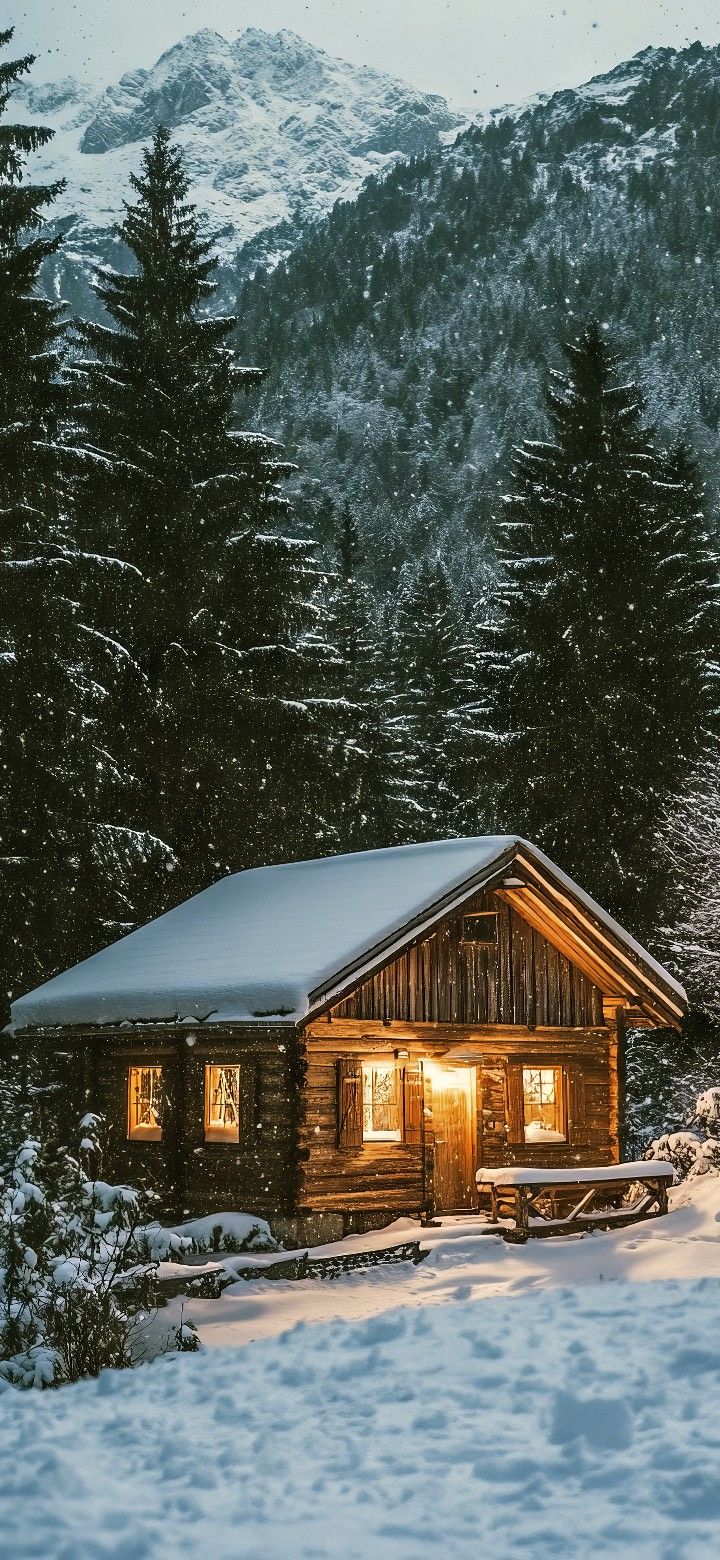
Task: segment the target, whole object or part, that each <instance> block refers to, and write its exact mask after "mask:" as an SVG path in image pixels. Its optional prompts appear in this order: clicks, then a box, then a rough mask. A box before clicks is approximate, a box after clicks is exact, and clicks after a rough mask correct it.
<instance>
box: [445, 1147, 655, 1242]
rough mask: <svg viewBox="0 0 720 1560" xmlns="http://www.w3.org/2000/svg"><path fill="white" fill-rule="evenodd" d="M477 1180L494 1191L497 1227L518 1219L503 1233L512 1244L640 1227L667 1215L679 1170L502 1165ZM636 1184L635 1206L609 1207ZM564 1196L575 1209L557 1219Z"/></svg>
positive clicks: (650, 1164) (644, 1163)
mask: <svg viewBox="0 0 720 1560" xmlns="http://www.w3.org/2000/svg"><path fill="white" fill-rule="evenodd" d="M475 1181H476V1184H477V1189H478V1193H486V1192H488V1191H489V1193H490V1198H491V1219H492V1222H493V1224H498V1223H499V1221H500V1220H502V1219H512V1220H513V1221H514V1228H513V1229H510V1230H503V1231H502V1232H501V1233H502V1234H503V1235H504V1236H505V1239H506V1240H511V1241H514V1242H520V1241H526V1240H528V1238H529V1237H530V1236H531V1235H567V1234H572V1233H573V1232H574V1231H575V1230H590V1229H611V1228H613V1227H614V1226H615V1225H623V1224H634V1223H635V1221H636V1220H637V1219H647V1218H653V1217H656V1216H657V1215H658V1214H662V1213H667V1192H668V1186H669V1185H671V1184H672V1181H673V1169H672V1165H668V1164H663V1163H661V1162H659V1161H656V1160H650V1161H648V1160H640V1161H639V1162H638V1163H635V1164H633V1163H631V1164H625V1165H589V1166H587V1165H586V1166H583V1167H582V1168H578V1169H572V1170H567V1169H562V1170H550V1169H547V1168H541V1167H539V1166H536V1165H532V1166H529V1165H502V1166H499V1167H498V1168H497V1169H494V1170H491V1169H484V1170H478V1172H477V1174H476V1176H475ZM632 1186H635V1187H636V1188H637V1195H636V1197H635V1199H634V1201H633V1202H632V1203H630V1204H629V1205H628V1204H627V1203H625V1204H624V1205H623V1206H621V1207H619V1208H616V1207H610V1206H608V1204H609V1203H611V1202H617V1201H618V1199H619V1198H620V1197H627V1193H628V1190H629V1188H630V1187H632ZM601 1197H603V1198H604V1199H605V1205H604V1206H599V1202H600V1198H601ZM560 1198H562V1200H563V1202H564V1203H565V1205H566V1206H567V1202H568V1200H569V1203H570V1207H569V1211H568V1212H566V1213H564V1214H563V1216H562V1217H557V1208H558V1201H559V1199H560ZM548 1203H549V1205H550V1210H551V1211H550V1216H549V1217H548V1214H547V1212H546V1209H547V1206H548ZM593 1205H594V1206H593Z"/></svg>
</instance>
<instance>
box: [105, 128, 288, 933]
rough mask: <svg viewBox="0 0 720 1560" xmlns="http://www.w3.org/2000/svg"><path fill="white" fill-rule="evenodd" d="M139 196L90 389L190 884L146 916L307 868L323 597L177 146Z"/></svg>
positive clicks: (157, 146)
mask: <svg viewBox="0 0 720 1560" xmlns="http://www.w3.org/2000/svg"><path fill="white" fill-rule="evenodd" d="M131 183H132V189H133V193H134V197H135V199H134V202H133V203H127V204H126V210H125V219H124V221H123V223H122V226H121V228H120V236H121V238H122V239H123V241H124V242H125V244H126V245H127V247H128V249H129V250H130V253H131V256H132V259H133V266H132V269H131V272H130V274H128V275H125V274H121V273H120V272H117V271H110V270H106V271H104V272H103V273H102V275H101V278H100V280H99V282H98V289H97V290H98V296H99V298H100V300H101V302H102V303H103V305H104V307H105V310H106V311H107V314H108V316H109V320H108V323H107V324H88V325H85V326H83V327H82V329H81V332H80V334H81V338H82V343H83V345H84V348H85V357H84V358H83V360H82V361H81V362H80V363H79V365H78V367H77V369H76V380H77V388H78V402H79V410H80V416H81V418H82V420H83V422H84V425H85V429H86V440H87V445H88V447H89V453H88V462H87V467H86V479H85V494H84V501H83V511H84V516H85V523H86V526H87V535H88V544H89V543H90V541H91V540H92V544H93V545H94V546H96V547H97V548H98V549H99V550H101V551H103V552H111V553H113V554H114V555H115V556H117V557H118V558H119V559H120V560H122V563H123V565H124V568H123V569H122V571H120V572H119V573H118V574H117V575H116V576H115V577H114V579H112V580H109V582H108V584H109V588H108V591H107V593H106V596H105V598H104V600H103V601H102V603H101V607H102V612H103V616H104V621H105V627H106V632H107V634H108V635H109V636H110V637H111V638H113V639H115V640H117V641H118V642H119V643H120V644H121V645H122V646H123V648H124V650H125V652H126V660H125V670H124V673H123V681H122V683H121V685H119V689H118V693H119V697H118V703H117V720H118V727H119V729H120V731H121V736H122V739H123V741H124V758H125V762H126V763H127V765H128V768H129V769H131V770H132V771H133V773H134V775H135V777H136V786H137V794H136V804H135V809H134V813H133V815H132V818H131V820H130V821H131V822H132V823H133V825H134V826H135V827H136V828H137V829H139V830H140V831H143V832H146V833H147V834H149V835H150V836H153V837H155V838H157V839H158V840H160V841H162V842H163V844H164V846H165V847H166V848H167V850H168V852H169V853H171V856H172V860H171V861H169V862H168V864H169V865H172V863H173V862H174V863H175V864H176V866H177V870H176V872H175V874H174V876H172V875H171V876H170V877H167V876H166V878H165V884H164V888H161V889H160V891H159V895H158V898H157V899H156V900H155V902H154V903H153V902H152V896H151V895H150V894H148V896H147V898H146V901H145V903H144V905H143V906H142V910H143V914H145V915H147V914H149V913H150V912H151V911H152V910H153V909H159V908H161V907H162V905H163V903H164V902H165V901H166V900H168V899H170V900H177V899H179V898H181V897H183V895H185V894H187V893H190V892H193V891H195V890H196V889H198V888H200V887H202V886H204V884H206V883H207V882H209V881H211V880H213V879H214V878H217V877H218V876H219V875H220V874H221V873H223V872H225V871H228V870H231V869H233V868H237V867H240V866H243V865H248V864H253V862H255V861H257V860H261V859H263V858H265V857H266V856H267V855H268V853H269V851H274V850H275V849H282V850H283V851H284V852H286V853H290V854H292V853H294V852H293V850H292V848H291V842H292V841H293V840H294V839H295V837H296V834H297V832H298V830H302V828H304V827H305V820H304V817H303V807H302V800H301V798H300V796H299V794H298V792H299V788H298V787H297V786H295V788H293V787H291V786H290V785H289V783H288V784H286V783H285V781H286V772H287V769H288V766H289V765H292V758H291V755H293V753H294V754H295V759H296V767H295V769H294V773H295V774H296V775H298V774H301V773H302V746H303V738H304V736H305V733H306V728H307V723H308V711H307V705H306V704H305V703H304V702H303V695H304V694H305V693H306V692H307V690H306V689H305V688H303V687H302V676H303V673H304V671H305V668H306V658H305V657H303V655H302V654H301V651H300V648H299V646H300V642H301V640H302V637H303V634H304V633H306V632H307V630H308V628H309V626H310V624H311V620H312V612H311V606H310V603H311V598H312V594H313V591H314V588H315V584H316V580H315V570H314V567H313V563H312V559H311V558H310V556H309V548H308V544H307V543H306V542H303V541H302V540H297V539H294V538H292V537H291V538H287V537H284V536H280V535H278V534H277V529H278V528H277V517H278V514H279V513H281V512H282V511H283V509H284V507H285V505H284V501H283V500H282V499H281V497H280V494H279V488H278V483H279V478H280V477H281V475H282V474H283V473H284V471H285V470H286V469H287V468H285V467H282V466H281V465H280V464H279V462H278V460H277V456H276V453H275V450H274V448H273V447H272V446H271V445H270V443H269V442H268V441H267V440H266V439H265V438H263V437H262V436H260V435H257V434H248V433H244V432H242V431H239V430H238V429H237V427H236V420H235V403H236V398H237V395H238V393H239V392H240V391H241V390H247V389H249V388H251V387H252V386H253V385H256V384H257V383H258V381H259V379H260V377H261V376H260V373H259V371H258V370H255V369H243V368H240V367H239V366H238V365H237V364H236V362H235V360H234V355H233V351H232V347H231V345H230V339H231V336H232V332H233V330H234V325H235V321H234V319H233V318H229V317H223V316H220V315H217V314H212V313H210V311H209V309H208V304H209V301H210V299H211V297H212V294H213V292H214V289H215V282H214V279H213V271H214V266H215V261H214V259H213V257H212V254H211V245H210V243H209V242H208V241H207V240H206V239H205V238H204V236H203V234H202V231H201V225H200V221H199V218H198V216H197V213H196V211H195V208H194V207H193V205H192V204H191V203H190V202H189V200H188V179H187V175H186V173H185V171H184V168H183V163H182V157H181V154H180V152H179V151H178V149H177V148H175V147H174V146H173V145H172V144H171V142H170V138H169V135H168V132H167V131H166V130H165V129H163V128H162V127H161V128H159V129H158V130H157V131H156V133H155V136H154V138H153V141H152V145H151V146H150V147H149V149H147V150H146V151H145V153H144V154H143V160H142V170H141V172H140V174H139V175H137V176H133V177H132V179H131ZM307 659H309V662H310V663H312V656H310V657H309V658H307ZM299 684H300V686H298V685H299Z"/></svg>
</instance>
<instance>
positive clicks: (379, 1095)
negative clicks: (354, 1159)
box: [362, 1062, 402, 1143]
mask: <svg viewBox="0 0 720 1560" xmlns="http://www.w3.org/2000/svg"><path fill="white" fill-rule="evenodd" d="M362 1081H363V1138H364V1140H365V1141H366V1142H368V1141H370V1142H373V1141H376V1142H385V1143H399V1142H400V1140H401V1138H402V1131H401V1117H400V1077H399V1074H398V1069H397V1067H396V1065H395V1062H363V1064H362Z"/></svg>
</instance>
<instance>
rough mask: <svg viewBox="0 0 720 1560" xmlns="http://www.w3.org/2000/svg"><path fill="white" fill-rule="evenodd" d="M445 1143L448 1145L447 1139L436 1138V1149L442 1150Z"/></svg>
mask: <svg viewBox="0 0 720 1560" xmlns="http://www.w3.org/2000/svg"><path fill="white" fill-rule="evenodd" d="M445 1143H447V1138H436V1139H435V1147H436V1148H442V1147H443V1145H444V1144H445Z"/></svg>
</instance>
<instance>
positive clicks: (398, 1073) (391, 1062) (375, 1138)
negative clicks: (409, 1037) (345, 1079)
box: [360, 1056, 405, 1148]
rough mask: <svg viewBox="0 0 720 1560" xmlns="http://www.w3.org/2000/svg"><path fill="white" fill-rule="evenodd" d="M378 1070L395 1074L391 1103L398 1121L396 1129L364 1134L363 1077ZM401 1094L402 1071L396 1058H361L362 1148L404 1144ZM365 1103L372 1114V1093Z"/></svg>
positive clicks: (372, 1131) (373, 1130) (371, 1131)
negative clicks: (374, 1145) (373, 1145)
mask: <svg viewBox="0 0 720 1560" xmlns="http://www.w3.org/2000/svg"><path fill="white" fill-rule="evenodd" d="M380 1068H386V1069H387V1071H388V1072H394V1074H395V1088H396V1099H395V1101H393V1103H394V1104H395V1106H396V1108H397V1121H398V1125H397V1128H396V1129H395V1128H393V1129H388V1130H382V1129H379V1130H375V1129H374V1128H373V1129H371V1130H370V1131H367V1132H366V1130H365V1110H366V1100H365V1077H366V1074H367V1072H370V1073H371V1074H372V1072H374V1071H375V1070H379V1069H380ZM371 1090H372V1085H371ZM403 1093H404V1078H403V1069H402V1067H401V1065H400V1063H399V1061H398V1059H397V1057H395V1056H368V1057H362V1058H361V1060H360V1096H361V1111H362V1146H363V1148H364V1147H365V1145H366V1143H386V1144H397V1143H404V1142H405V1102H404V1098H403ZM367 1103H368V1104H369V1106H370V1110H371V1112H372V1110H373V1108H374V1105H375V1101H374V1099H373V1098H372V1093H371V1098H370V1100H369V1102H367ZM371 1119H372V1118H371Z"/></svg>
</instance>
